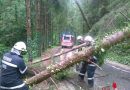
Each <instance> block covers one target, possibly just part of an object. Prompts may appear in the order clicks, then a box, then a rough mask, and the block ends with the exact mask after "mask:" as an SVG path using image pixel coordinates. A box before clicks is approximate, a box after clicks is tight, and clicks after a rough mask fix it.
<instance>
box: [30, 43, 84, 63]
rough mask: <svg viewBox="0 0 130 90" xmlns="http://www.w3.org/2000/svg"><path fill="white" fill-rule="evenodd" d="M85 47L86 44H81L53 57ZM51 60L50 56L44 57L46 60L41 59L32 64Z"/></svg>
mask: <svg viewBox="0 0 130 90" xmlns="http://www.w3.org/2000/svg"><path fill="white" fill-rule="evenodd" d="M85 46H86V43H83V44H81V45H78V46H75V47H73V48H72V49H70V50H67V51H65V52H61V53H58V54H55V55H54V56H53V57H58V56H60V55H62V54H66V53H68V52H70V51H73V50H76V49H78V48H81V47H85ZM51 58H52V57H51V56H50V57H46V58H44V59H42V60H37V61H33V62H32V64H36V63H39V62H42V61H47V60H50V59H51Z"/></svg>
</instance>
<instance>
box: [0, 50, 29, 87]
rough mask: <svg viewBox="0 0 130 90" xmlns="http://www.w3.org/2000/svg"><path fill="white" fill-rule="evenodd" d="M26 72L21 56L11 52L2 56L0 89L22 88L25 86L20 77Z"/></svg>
mask: <svg viewBox="0 0 130 90" xmlns="http://www.w3.org/2000/svg"><path fill="white" fill-rule="evenodd" d="M26 70H27V67H26V65H25V63H24V60H23V58H22V56H20V55H17V54H15V53H13V52H8V53H6V54H4V56H3V59H2V69H1V87H4V88H15V87H18V88H20V87H22V86H24V85H25V84H24V83H23V81H22V80H21V75H23V74H24V73H25V72H26Z"/></svg>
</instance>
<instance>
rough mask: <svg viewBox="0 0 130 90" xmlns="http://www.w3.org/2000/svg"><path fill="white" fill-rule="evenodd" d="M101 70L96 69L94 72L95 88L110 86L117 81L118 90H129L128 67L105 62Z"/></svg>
mask: <svg viewBox="0 0 130 90" xmlns="http://www.w3.org/2000/svg"><path fill="white" fill-rule="evenodd" d="M102 68H103V71H101V70H99V69H97V70H96V74H95V84H96V85H95V88H99V87H103V86H107V85H108V86H110V87H111V88H112V83H113V81H114V82H116V83H117V88H118V90H130V68H125V67H120V66H117V65H113V64H111V63H105V64H104V65H103V66H102Z"/></svg>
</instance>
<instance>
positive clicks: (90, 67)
mask: <svg viewBox="0 0 130 90" xmlns="http://www.w3.org/2000/svg"><path fill="white" fill-rule="evenodd" d="M84 42H85V43H86V44H87V47H89V46H93V44H94V40H93V38H92V37H91V36H86V37H85V38H84ZM94 63H97V58H96V57H95V56H90V57H89V59H88V60H85V61H83V62H82V65H81V69H80V74H79V80H80V81H81V82H82V81H84V77H85V73H86V72H87V81H88V86H89V87H93V86H94V73H95V69H96V66H95V65H94Z"/></svg>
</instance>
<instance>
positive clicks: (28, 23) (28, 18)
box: [25, 0, 32, 60]
mask: <svg viewBox="0 0 130 90" xmlns="http://www.w3.org/2000/svg"><path fill="white" fill-rule="evenodd" d="M25 4H26V30H27V46H28V54H29V59H30V60H32V48H31V42H32V39H31V34H32V33H31V9H30V0H25Z"/></svg>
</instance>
